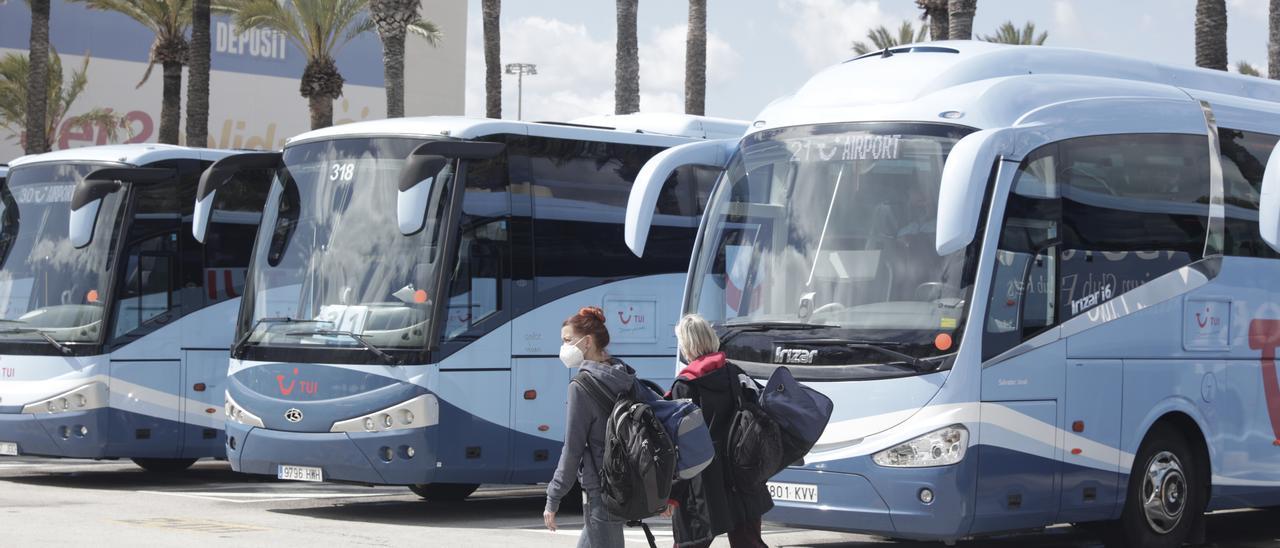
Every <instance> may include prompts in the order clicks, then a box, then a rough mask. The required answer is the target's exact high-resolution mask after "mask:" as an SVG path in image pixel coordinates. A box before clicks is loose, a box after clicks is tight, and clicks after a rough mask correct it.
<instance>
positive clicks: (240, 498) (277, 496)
mask: <svg viewBox="0 0 1280 548" xmlns="http://www.w3.org/2000/svg"><path fill="white" fill-rule="evenodd" d="M137 492H138V493H141V494H144V495H167V496H171V497H185V498H192V499H203V500H213V501H218V502H234V503H237V504H246V503H253V502H281V501H293V500H319V499H344V498H369V497H386V496H395V495H392V494H389V493H359V494H355V493H220V492H202V491H137Z"/></svg>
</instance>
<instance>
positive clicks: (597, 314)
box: [578, 306, 605, 323]
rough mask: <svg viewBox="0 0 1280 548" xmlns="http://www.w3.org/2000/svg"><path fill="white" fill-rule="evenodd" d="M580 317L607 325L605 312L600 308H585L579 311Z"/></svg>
mask: <svg viewBox="0 0 1280 548" xmlns="http://www.w3.org/2000/svg"><path fill="white" fill-rule="evenodd" d="M578 315H579V316H582V317H584V318H594V319H595V320H596V321H599V322H600V323H605V320H604V310H601V309H600V307H598V306H584V307H582V308H580V309H578Z"/></svg>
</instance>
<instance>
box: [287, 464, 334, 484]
mask: <svg viewBox="0 0 1280 548" xmlns="http://www.w3.org/2000/svg"><path fill="white" fill-rule="evenodd" d="M276 477H278V478H280V479H282V480H294V481H324V473H323V472H321V471H320V469H319V468H316V467H313V466H290V465H288V464H281V465H280V468H279V470H278V471H277V472H276Z"/></svg>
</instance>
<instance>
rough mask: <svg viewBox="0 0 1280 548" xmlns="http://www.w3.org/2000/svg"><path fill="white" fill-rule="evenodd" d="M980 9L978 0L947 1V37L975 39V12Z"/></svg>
mask: <svg viewBox="0 0 1280 548" xmlns="http://www.w3.org/2000/svg"><path fill="white" fill-rule="evenodd" d="M977 11H978V0H950V1H949V2H947V24H948V29H947V38H949V39H951V40H972V39H973V14H974V13H976V12H977Z"/></svg>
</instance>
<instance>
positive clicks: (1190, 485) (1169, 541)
mask: <svg viewBox="0 0 1280 548" xmlns="http://www.w3.org/2000/svg"><path fill="white" fill-rule="evenodd" d="M1200 466H1202V464H1201V463H1200V462H1198V461H1197V460H1196V455H1195V452H1193V451H1192V449H1191V446H1190V444H1189V443H1187V440H1186V438H1185V437H1184V436H1183V435H1182V434H1180V433H1178V431H1177V430H1175V429H1174V428H1173V427H1172V425H1169V424H1165V423H1161V424H1157V425H1156V426H1155V427H1154V428H1152V429H1151V431H1150V432H1149V433H1148V434H1147V437H1146V439H1145V440H1143V442H1142V446H1141V447H1140V448H1139V449H1138V454H1137V455H1136V456H1135V458H1134V459H1133V470H1132V472H1131V473H1130V474H1129V488H1128V494H1127V495H1126V497H1125V503H1124V511H1123V513H1121V516H1120V523H1121V527H1122V529H1123V534H1124V542H1125V544H1126V545H1128V546H1141V547H1144V548H1146V547H1150V548H1176V547H1178V546H1181V545H1182V544H1183V543H1184V542H1185V541H1186V540H1187V539H1188V537H1189V535H1190V534H1191V530H1192V528H1193V527H1194V525H1195V522H1196V521H1197V520H1199V519H1202V516H1201V515H1200V514H1203V509H1204V505H1205V501H1204V500H1201V499H1202V497H1203V493H1204V491H1205V489H1204V486H1203V485H1200V483H1201V479H1200V478H1201V477H1202V476H1201V470H1200V469H1199V467H1200Z"/></svg>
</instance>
